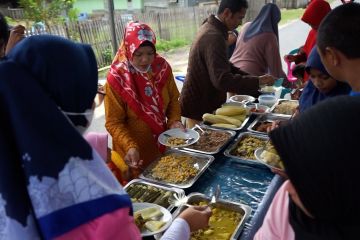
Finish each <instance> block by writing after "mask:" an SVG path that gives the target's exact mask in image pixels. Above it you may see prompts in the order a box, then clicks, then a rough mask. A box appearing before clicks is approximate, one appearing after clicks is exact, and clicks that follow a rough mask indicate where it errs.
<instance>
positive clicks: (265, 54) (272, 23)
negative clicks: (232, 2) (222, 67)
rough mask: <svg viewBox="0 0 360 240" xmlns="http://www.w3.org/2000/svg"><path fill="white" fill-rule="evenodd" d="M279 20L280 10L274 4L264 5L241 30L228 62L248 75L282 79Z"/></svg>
mask: <svg viewBox="0 0 360 240" xmlns="http://www.w3.org/2000/svg"><path fill="white" fill-rule="evenodd" d="M280 19H281V13H280V9H279V8H278V7H277V6H276V5H275V4H273V3H268V4H266V5H264V7H263V8H262V9H261V11H260V13H259V15H258V16H257V17H256V18H255V20H254V21H253V22H248V23H245V24H244V26H243V27H242V28H241V32H240V35H239V37H238V39H237V42H236V48H235V51H234V53H233V55H232V57H231V58H230V62H232V63H233V64H234V65H235V66H236V67H238V68H240V69H241V70H242V71H245V72H247V73H249V74H250V75H254V76H261V75H264V74H270V75H273V76H274V77H277V78H280V77H283V78H285V77H286V74H285V73H284V71H283V70H282V65H281V57H280V52H279V33H278V23H279V22H280Z"/></svg>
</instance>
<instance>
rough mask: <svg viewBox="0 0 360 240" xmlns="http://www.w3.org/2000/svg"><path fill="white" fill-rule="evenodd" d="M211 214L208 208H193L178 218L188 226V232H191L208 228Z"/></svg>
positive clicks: (186, 210)
mask: <svg viewBox="0 0 360 240" xmlns="http://www.w3.org/2000/svg"><path fill="white" fill-rule="evenodd" d="M211 214H212V212H211V209H210V207H209V206H194V207H189V208H187V209H185V210H184V211H183V212H182V213H180V215H179V217H180V218H182V219H184V220H185V221H186V222H187V223H188V224H189V226H190V231H191V232H193V231H196V230H199V229H202V228H206V227H207V226H209V218H210V217H211Z"/></svg>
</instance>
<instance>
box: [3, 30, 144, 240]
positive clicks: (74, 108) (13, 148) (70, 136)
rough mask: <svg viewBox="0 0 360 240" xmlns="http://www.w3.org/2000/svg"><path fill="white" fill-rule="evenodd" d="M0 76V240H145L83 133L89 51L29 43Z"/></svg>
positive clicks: (89, 97)
mask: <svg viewBox="0 0 360 240" xmlns="http://www.w3.org/2000/svg"><path fill="white" fill-rule="evenodd" d="M0 76H1V77H0V78H1V79H0V99H1V100H0V111H1V115H0V133H1V134H0V156H1V157H0V165H1V167H0V239H22V240H24V239H54V238H56V239H109V236H111V234H113V235H112V236H114V233H116V234H117V236H123V238H122V239H140V234H139V231H138V230H137V228H136V226H135V224H134V223H133V221H132V216H131V212H132V210H131V201H130V198H129V196H128V195H127V194H126V193H125V191H124V190H123V189H122V188H121V186H120V185H119V183H118V182H117V180H116V179H115V178H114V177H113V176H112V173H111V172H110V171H109V170H108V168H107V166H106V165H105V163H104V161H103V160H102V159H101V157H100V156H99V155H98V154H97V152H96V151H94V150H93V149H92V148H91V147H90V145H89V144H88V143H87V142H86V141H85V140H84V138H83V137H82V135H81V134H80V133H79V131H80V132H82V131H83V130H84V129H86V127H87V126H88V124H89V123H90V121H91V117H92V113H93V103H94V97H95V95H96V91H97V64H96V59H95V56H94V53H93V51H92V50H91V47H90V46H88V45H83V44H76V43H73V42H71V41H69V40H66V39H63V38H60V37H53V36H33V37H29V38H26V39H24V40H23V41H21V42H20V43H18V44H17V45H16V46H15V48H14V49H13V50H12V51H11V52H10V53H9V54H8V55H7V57H6V58H5V59H4V60H3V61H2V62H1V63H0ZM78 130H79V131H78ZM113 219H116V221H114V220H113ZM114 222H116V226H115V225H114V226H109V225H108V224H109V223H114ZM104 226H106V228H105V230H106V231H104ZM119 226H120V227H119Z"/></svg>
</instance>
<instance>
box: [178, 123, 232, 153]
mask: <svg viewBox="0 0 360 240" xmlns="http://www.w3.org/2000/svg"><path fill="white" fill-rule="evenodd" d="M201 128H202V129H204V130H206V129H209V130H213V131H219V132H226V133H229V134H230V137H229V139H228V140H227V141H225V142H224V143H223V144H222V145H220V146H219V147H218V148H217V149H216V150H215V151H212V152H210V151H209V152H207V151H203V150H198V149H194V148H191V145H190V146H188V147H185V148H183V149H184V150H188V151H192V152H198V153H203V154H216V153H218V152H220V151H221V150H222V149H223V148H224V147H225V146H226V144H228V143H229V142H230V141H231V140H232V139H233V138H234V136H235V134H236V132H235V131H231V130H225V129H218V128H214V127H209V126H207V125H201ZM192 129H193V130H196V129H197V127H193V128H192ZM199 134H200V139H201V138H202V137H206V136H203V135H202V134H201V131H199ZM208 140H209V141H212V140H211V139H210V138H209V139H208Z"/></svg>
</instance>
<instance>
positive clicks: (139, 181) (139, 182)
mask: <svg viewBox="0 0 360 240" xmlns="http://www.w3.org/2000/svg"><path fill="white" fill-rule="evenodd" d="M133 185H147V186H152V187H156V188H158V189H163V190H165V191H170V192H172V193H176V194H177V195H178V196H179V198H181V197H183V196H185V191H184V190H182V189H180V188H174V187H167V186H163V185H159V184H155V183H151V182H147V181H144V180H142V179H133V180H131V181H130V182H129V183H128V184H126V185H125V187H124V190H125V191H126V190H127V189H128V188H129V187H130V186H133ZM129 195H130V194H129ZM172 195H173V194H171V197H170V198H173V196H172ZM130 197H131V198H132V196H130ZM151 203H153V201H152V202H151ZM174 207H175V205H174V204H170V205H169V207H168V208H167V209H168V210H169V211H171V210H172V209H174Z"/></svg>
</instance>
